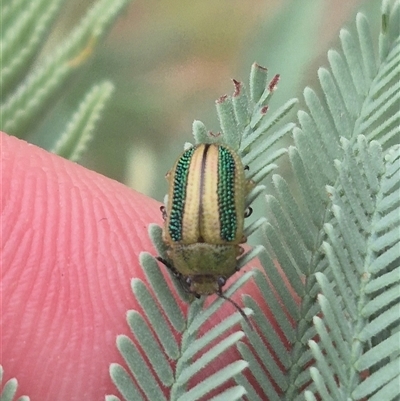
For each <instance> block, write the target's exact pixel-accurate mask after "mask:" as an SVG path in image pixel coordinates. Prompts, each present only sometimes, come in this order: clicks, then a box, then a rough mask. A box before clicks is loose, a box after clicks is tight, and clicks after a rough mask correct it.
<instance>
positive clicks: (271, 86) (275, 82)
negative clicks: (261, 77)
mask: <svg viewBox="0 0 400 401" xmlns="http://www.w3.org/2000/svg"><path fill="white" fill-rule="evenodd" d="M280 77H281V76H280V75H279V74H276V75H275V76H274V77H273V78H272V79H271V82H270V83H269V85H268V90H269V91H270V92H273V91H274V90H275V89H276V87H277V85H278V82H279V79H280Z"/></svg>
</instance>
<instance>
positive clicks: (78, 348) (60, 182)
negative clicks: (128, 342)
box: [0, 133, 262, 401]
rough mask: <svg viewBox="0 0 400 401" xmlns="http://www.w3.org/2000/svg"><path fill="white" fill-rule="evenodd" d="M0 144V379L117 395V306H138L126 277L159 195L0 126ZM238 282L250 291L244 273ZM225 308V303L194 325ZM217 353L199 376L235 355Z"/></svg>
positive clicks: (122, 311) (132, 272) (84, 395)
mask: <svg viewBox="0 0 400 401" xmlns="http://www.w3.org/2000/svg"><path fill="white" fill-rule="evenodd" d="M0 150H1V170H2V171H1V195H2V197H1V255H2V256H1V258H2V259H1V269H0V273H1V286H0V291H1V293H0V301H1V316H0V319H1V320H0V328H1V333H0V339H1V342H0V351H1V354H0V363H1V364H2V365H3V368H4V372H5V374H4V378H3V380H4V381H3V383H4V382H5V381H7V380H8V379H10V378H12V377H16V378H17V379H18V383H19V387H18V393H17V396H20V395H23V394H26V395H29V396H30V397H31V400H32V401H50V400H51V401H54V400H68V401H75V400H76V401H78V400H79V401H81V400H103V399H104V395H105V394H116V395H118V391H117V389H116V388H115V387H114V385H113V383H112V382H111V379H110V376H109V364H110V363H112V362H117V363H120V364H122V365H124V366H125V363H124V362H123V360H122V358H121V356H120V354H119V352H118V350H117V348H116V346H115V338H116V336H117V335H118V334H126V335H128V336H129V337H131V338H133V336H132V335H131V334H130V331H129V329H128V326H127V323H126V312H127V310H130V309H137V310H138V311H141V309H140V307H139V306H138V303H137V302H136V300H135V298H134V296H133V294H132V291H131V287H130V281H131V279H132V277H138V278H141V279H143V280H144V276H143V272H142V269H141V267H140V266H139V262H138V256H139V254H140V252H142V251H147V252H149V253H151V254H153V255H155V250H154V248H153V246H152V244H151V242H150V240H149V238H148V234H147V229H148V225H149V224H150V223H158V224H162V216H161V213H160V204H159V203H158V202H156V201H154V200H152V199H150V198H148V197H145V196H144V195H141V194H139V193H137V192H135V191H133V190H131V189H129V188H127V187H126V186H124V185H122V184H120V183H118V182H116V181H113V180H110V179H108V178H106V177H104V176H101V175H99V174H97V173H95V172H93V171H89V170H87V169H85V168H83V167H81V166H79V165H77V164H75V163H71V162H69V161H67V160H64V159H62V158H61V157H58V156H55V155H52V154H50V153H48V152H46V151H44V150H42V149H40V148H38V147H36V146H33V145H30V144H28V143H26V142H24V141H21V140H19V139H16V138H14V137H10V136H8V135H6V134H3V133H0ZM253 265H254V264H253ZM160 268H161V269H163V271H164V273H165V267H164V266H162V265H161V264H160ZM248 270H249V269H248V268H244V269H243V271H248ZM165 274H167V273H165ZM240 274H242V273H241V272H239V273H237V275H238V276H239V275H240ZM238 276H236V278H237V277H238ZM234 279H235V278H233V280H234ZM242 291H243V292H247V293H252V294H255V293H256V291H255V288H254V284H253V283H251V282H250V283H249V284H247V285H246V286H244V287H243V289H242ZM233 299H235V300H236V301H237V302H239V303H241V301H240V294H239V293H237V294H235V296H234V297H233ZM207 301H208V300H207ZM260 302H262V300H261V299H260ZM186 307H187V305H186V304H183V305H181V308H182V310H184V311H185V310H186ZM233 312H234V310H233V308H232V305H230V304H229V303H225V304H224V305H223V307H222V308H221V312H220V313H218V314H216V315H214V316H213V317H212V319H210V321H209V322H207V324H206V325H205V327H204V330H205V329H206V328H207V327H210V326H212V325H214V324H216V323H217V322H218V321H219V320H220V319H221V318H222V317H223V316H227V315H229V314H232V313H233ZM206 326H207V327H206ZM133 340H134V338H133ZM224 356H225V357H222V356H221V357H220V358H218V360H217V361H216V362H215V363H213V364H210V365H207V367H206V368H205V369H202V371H201V372H200V373H199V380H201V379H202V378H204V377H205V376H207V374H210V372H214V371H215V370H216V369H217V367H218V366H221V367H223V366H226V365H227V364H228V363H230V362H232V361H233V360H236V359H239V358H240V357H239V356H238V354H237V351H236V350H235V348H231V349H230V350H228V351H227V352H226V353H224ZM207 372H208V373H207ZM249 379H250V380H251V378H249ZM165 392H166V394H167V393H168V389H166V390H165Z"/></svg>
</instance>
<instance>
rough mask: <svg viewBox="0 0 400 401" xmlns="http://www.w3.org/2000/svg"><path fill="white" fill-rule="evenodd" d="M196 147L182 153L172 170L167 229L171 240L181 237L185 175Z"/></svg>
mask: <svg viewBox="0 0 400 401" xmlns="http://www.w3.org/2000/svg"><path fill="white" fill-rule="evenodd" d="M195 149H196V148H194V147H193V148H190V149H188V150H187V151H186V152H184V153H183V155H182V156H181V158H180V159H179V160H178V162H177V164H176V168H175V171H174V184H173V185H174V191H173V196H172V199H168V203H169V202H171V211H170V216H169V224H168V231H169V235H170V236H171V239H172V241H180V240H181V239H182V219H183V214H184V206H185V198H186V185H187V177H188V174H189V167H190V161H191V159H192V155H193V153H194V151H195Z"/></svg>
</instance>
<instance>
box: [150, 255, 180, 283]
mask: <svg viewBox="0 0 400 401" xmlns="http://www.w3.org/2000/svg"><path fill="white" fill-rule="evenodd" d="M156 259H157V260H158V261H159V262H161V263H162V264H163V265H164V266H165V267H166V268H167V269H168V270H169V271H170V272H171V273H172V274H173V275H174V276H176V277H178V278H179V279H181V278H182V274H181V273H179V272H178V270H176V269H175V267H174V266H173V265H172V264H171V263H169V262H168V261H167V260H165V259H163V258H162V257H161V256H157V257H156Z"/></svg>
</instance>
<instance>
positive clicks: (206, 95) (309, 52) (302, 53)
mask: <svg viewBox="0 0 400 401" xmlns="http://www.w3.org/2000/svg"><path fill="white" fill-rule="evenodd" d="M92 3H93V2H92V1H87V0H70V1H69V2H68V3H67V5H66V6H64V8H63V10H62V12H61V16H60V18H59V19H58V22H57V23H56V25H55V29H54V30H53V33H52V35H51V37H50V38H49V41H48V43H47V45H46V47H45V48H44V50H43V56H44V55H45V54H46V52H49V51H51V49H53V48H54V47H55V45H56V44H57V43H58V42H59V41H60V40H61V39H62V38H63V37H65V36H66V35H67V33H68V32H69V31H70V29H71V28H72V27H73V26H74V25H75V24H76V23H77V22H78V21H79V20H80V18H81V16H82V15H84V13H85V11H86V9H87V8H88V7H89V6H90V5H91V4H92ZM379 7H380V1H378V0H368V1H357V0H286V1H282V0H279V1H278V0H217V1H216V0H202V1H188V0H168V1H165V0H164V1H161V0H157V1H156V0H136V1H133V2H132V3H131V5H130V6H129V7H128V9H127V11H126V12H125V13H124V14H123V15H122V16H121V17H120V18H119V19H118V20H117V23H116V24H115V25H114V27H113V29H112V31H111V33H110V34H109V35H108V37H107V39H106V41H105V42H104V43H102V44H101V45H100V46H98V48H97V50H96V52H95V54H94V55H93V57H92V58H91V59H90V60H89V62H88V63H87V64H86V65H85V66H84V67H83V69H82V70H81V71H80V72H79V75H78V77H77V78H76V79H75V80H74V81H73V82H72V83H71V84H70V85H69V87H68V89H67V91H66V94H65V96H64V97H63V98H62V99H61V100H60V101H58V102H57V103H56V104H55V105H54V107H53V110H51V111H52V112H51V113H49V115H48V116H46V118H45V119H44V123H43V124H41V125H40V126H39V127H38V128H37V130H36V131H34V132H32V135H31V137H29V138H27V139H28V140H29V141H31V142H33V143H36V144H38V145H40V146H43V147H48V145H49V144H51V143H53V142H54V141H55V139H56V138H54V136H53V135H52V133H54V132H60V131H62V129H63V127H64V126H65V124H66V122H67V120H68V118H69V116H70V115H71V113H72V112H73V110H74V109H75V108H76V104H77V103H79V100H80V99H81V98H82V97H83V96H84V94H85V93H86V92H87V91H88V89H89V88H90V87H91V86H92V85H93V84H94V83H96V82H99V81H101V80H104V79H109V80H111V81H112V82H113V83H114V85H115V89H116V90H115V92H114V94H113V96H112V99H111V101H110V102H109V103H108V104H107V107H106V110H105V112H104V115H103V117H102V119H101V120H100V122H99V123H98V125H97V127H96V133H95V137H94V140H93V142H91V144H90V146H89V150H88V151H87V152H86V153H85V156H84V158H83V160H82V161H81V163H82V164H83V165H85V166H86V167H88V168H90V169H92V170H95V171H97V172H99V173H102V174H104V175H106V176H108V177H111V178H114V179H116V180H118V181H121V182H123V183H125V184H127V185H128V186H130V187H131V188H133V189H136V190H138V191H140V192H143V193H145V194H148V195H150V196H152V197H155V198H156V199H158V200H162V199H163V196H164V194H165V192H166V189H167V185H166V182H165V180H164V175H165V173H166V172H167V170H168V169H169V168H170V167H171V166H172V164H173V162H174V161H175V159H176V157H177V156H178V154H179V153H180V152H181V151H182V149H183V144H184V143H185V142H190V141H192V136H191V126H192V122H193V120H195V119H198V120H201V121H203V122H204V123H205V124H206V126H207V128H208V129H209V130H212V131H218V130H219V125H218V121H217V117H216V113H215V111H214V109H215V106H214V102H215V100H216V99H217V98H218V97H220V96H221V95H223V94H231V93H232V92H233V85H232V82H231V78H235V79H237V80H240V81H242V82H244V83H245V85H246V86H247V85H248V75H249V72H250V66H251V64H252V63H253V62H254V61H256V62H258V63H259V64H261V65H263V66H265V67H267V68H268V69H269V71H270V76H271V77H272V76H273V75H274V74H276V73H279V74H281V81H280V83H279V86H278V91H277V92H276V93H275V95H274V97H273V103H272V104H271V106H270V108H273V107H274V105H275V106H277V105H280V104H282V103H283V102H284V101H285V100H288V99H290V98H292V97H299V98H301V91H302V89H303V88H304V86H305V85H309V86H312V87H313V88H315V89H317V88H318V83H317V68H318V67H319V66H327V65H328V63H327V61H326V52H327V50H328V49H329V48H331V47H336V48H339V46H340V45H339V42H338V34H339V30H340V28H341V27H342V26H343V25H346V23H347V26H348V27H351V25H352V24H353V21H354V15H355V13H356V12H357V11H359V10H361V11H363V12H364V13H365V14H366V15H367V16H368V17H371V16H374V15H379ZM370 20H371V18H370ZM372 20H373V21H374V22H376V24H375V25H374V26H373V27H372V28H373V30H374V31H376V30H378V29H379V26H378V24H379V18H372ZM290 118H291V119H292V120H294V119H295V114H292V115H291V117H290Z"/></svg>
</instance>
